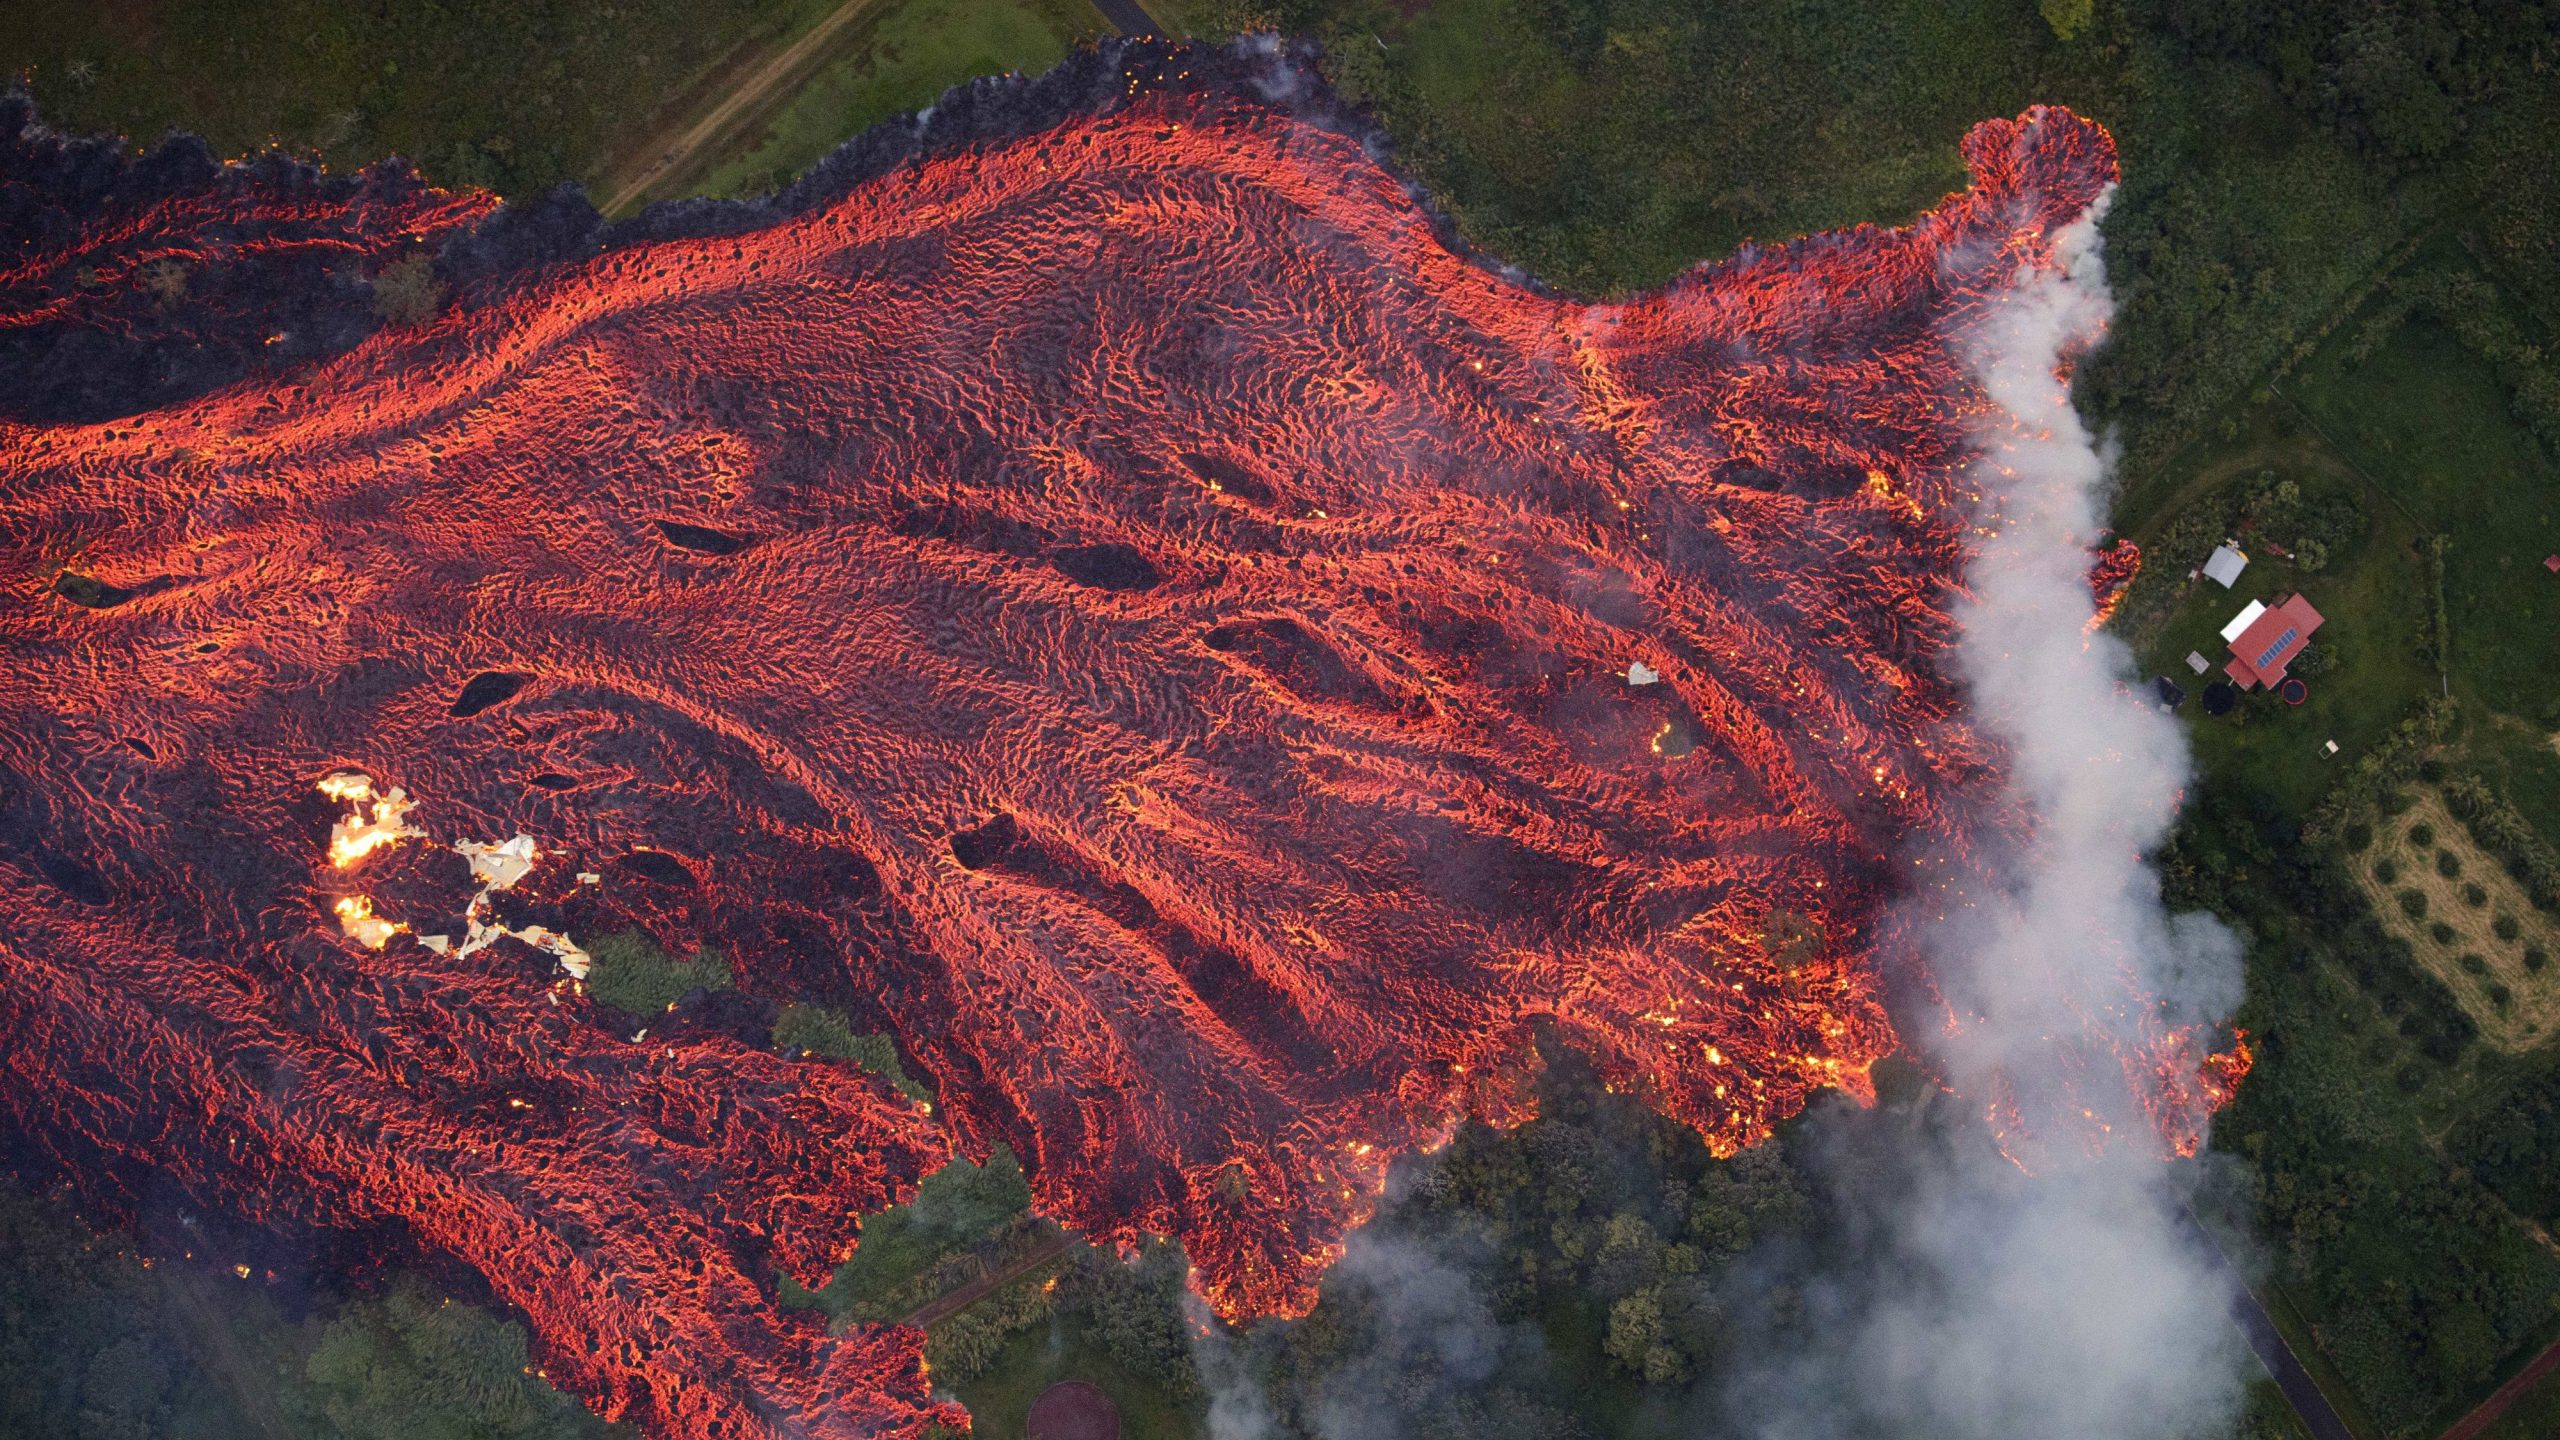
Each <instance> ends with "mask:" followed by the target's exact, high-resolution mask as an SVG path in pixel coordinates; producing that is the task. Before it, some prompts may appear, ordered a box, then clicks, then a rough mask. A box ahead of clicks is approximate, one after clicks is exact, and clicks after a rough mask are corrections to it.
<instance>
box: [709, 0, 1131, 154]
mask: <svg viewBox="0 0 2560 1440" xmlns="http://www.w3.org/2000/svg"><path fill="white" fill-rule="evenodd" d="M1109 33H1111V31H1110V27H1109V26H1107V25H1105V24H1104V23H1103V21H1102V15H1101V12H1100V11H1097V10H1095V9H1094V8H1093V6H1092V5H1090V4H1088V3H1086V0H883V3H878V4H875V5H874V6H873V7H872V8H871V10H870V11H869V12H868V13H867V14H866V15H865V16H864V18H862V19H860V20H857V21H855V22H854V26H853V34H852V35H850V36H849V37H848V39H847V40H846V42H845V43H844V44H842V45H841V46H838V47H836V51H835V55H834V58H832V59H831V60H830V61H829V62H828V64H827V65H826V66H825V67H824V68H823V69H821V70H820V71H818V72H817V73H816V74H815V75H813V76H811V77H810V79H809V81H808V83H806V84H805V85H803V86H801V87H800V88H799V89H798V90H797V91H796V92H795V93H794V94H793V95H792V97H791V99H790V100H789V102H788V103H787V104H785V105H784V106H783V107H781V108H780V109H779V110H778V111H777V112H776V113H775V114H774V115H773V117H772V118H771V119H770V120H768V121H767V122H765V123H764V124H763V125H761V126H758V127H756V129H755V130H754V131H753V132H752V133H750V134H749V135H747V136H746V137H744V139H743V142H742V143H741V144H740V145H738V146H736V147H733V148H731V149H730V150H728V151H727V152H726V153H724V154H721V155H719V156H717V157H715V158H714V159H713V161H712V163H710V164H708V165H706V166H703V167H699V168H698V169H697V171H696V172H695V173H693V174H690V175H677V176H671V177H670V183H669V185H668V187H667V191H668V193H676V194H703V195H723V196H733V197H734V196H748V195H758V194H762V193H764V192H766V191H770V190H777V189H780V188H781V187H782V186H784V185H786V184H788V183H790V182H791V180H792V179H794V178H795V177H797V176H798V175H799V174H800V172H802V171H803V170H806V169H808V168H809V167H810V166H811V165H813V164H815V163H817V161H818V160H819V159H821V158H823V157H824V156H825V155H826V154H827V152H829V151H831V150H833V149H835V148H836V147H837V146H838V145H841V144H843V143H844V142H845V140H846V138H847V137H849V136H852V135H856V134H859V133H861V132H862V131H863V130H865V129H867V128H869V127H870V126H872V125H874V124H876V123H878V122H879V121H881V120H885V119H887V118H888V117H890V116H892V115H896V114H899V113H901V112H904V111H910V110H921V109H923V108H924V107H926V106H928V105H931V104H932V103H933V102H934V101H935V100H936V99H937V98H938V97H940V96H941V94H942V92H943V91H945V90H947V89H949V88H950V87H951V86H952V84H954V83H955V82H956V81H958V80H964V79H967V78H968V77H970V76H974V75H1000V74H1004V73H1005V72H1007V71H1019V72H1023V73H1029V74H1036V73H1038V72H1040V71H1042V70H1046V69H1048V68H1049V67H1050V66H1052V65H1055V64H1056V63H1058V62H1059V61H1060V60H1062V59H1065V58H1066V55H1067V52H1068V50H1070V49H1072V48H1073V47H1074V46H1075V45H1076V44H1077V43H1078V42H1080V41H1090V40H1094V39H1097V38H1099V37H1101V36H1104V35H1107V34H1109Z"/></svg>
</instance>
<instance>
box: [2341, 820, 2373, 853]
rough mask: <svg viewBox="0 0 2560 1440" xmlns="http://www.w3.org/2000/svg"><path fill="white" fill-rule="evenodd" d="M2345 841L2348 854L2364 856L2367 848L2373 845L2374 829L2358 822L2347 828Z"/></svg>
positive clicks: (2360, 821)
mask: <svg viewBox="0 0 2560 1440" xmlns="http://www.w3.org/2000/svg"><path fill="white" fill-rule="evenodd" d="M2345 839H2346V842H2347V853H2348V854H2350V855H2357V854H2362V853H2363V852H2364V849H2365V847H2367V846H2369V845H2371V844H2372V843H2373V827H2372V826H2371V825H2368V824H2366V823H2365V822H2364V821H2362V820H2358V821H2356V822H2354V823H2353V824H2350V825H2349V826H2347V829H2346V835H2345Z"/></svg>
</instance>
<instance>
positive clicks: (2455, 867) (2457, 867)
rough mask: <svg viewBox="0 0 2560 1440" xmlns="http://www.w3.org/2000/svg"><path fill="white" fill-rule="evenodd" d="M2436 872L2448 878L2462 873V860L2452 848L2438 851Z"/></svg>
mask: <svg viewBox="0 0 2560 1440" xmlns="http://www.w3.org/2000/svg"><path fill="white" fill-rule="evenodd" d="M2436 873H2437V874H2439V875H2441V876H2443V877H2444V878H2446V879H2447V880H2450V879H2452V878H2453V877H2454V876H2456V875H2459V874H2461V873H2462V860H2461V858H2460V857H2459V856H2456V855H2455V854H2454V853H2453V852H2452V851H2450V850H2439V851H2437V852H2436Z"/></svg>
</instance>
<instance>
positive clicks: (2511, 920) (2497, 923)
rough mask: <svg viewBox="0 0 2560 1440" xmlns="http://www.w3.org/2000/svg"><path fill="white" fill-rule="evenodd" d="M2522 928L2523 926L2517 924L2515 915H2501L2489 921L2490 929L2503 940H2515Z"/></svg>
mask: <svg viewBox="0 0 2560 1440" xmlns="http://www.w3.org/2000/svg"><path fill="white" fill-rule="evenodd" d="M2520 928H2522V927H2520V926H2518V925H2517V924H2516V917H2514V916H2513V915H2501V916H2499V917H2498V918H2497V919H2495V920H2492V921H2490V922H2489V929H2490V931H2491V932H2492V933H2493V934H2495V935H2496V936H2497V937H2498V938H2499V939H2501V940H2513V939H2514V938H2516V932H2517V931H2518V930H2519V929H2520Z"/></svg>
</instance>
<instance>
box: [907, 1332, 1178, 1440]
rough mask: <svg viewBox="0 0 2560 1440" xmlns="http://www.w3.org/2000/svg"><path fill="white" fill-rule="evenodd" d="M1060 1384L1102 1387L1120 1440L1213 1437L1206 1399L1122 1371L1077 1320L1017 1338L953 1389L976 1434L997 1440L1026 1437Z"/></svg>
mask: <svg viewBox="0 0 2560 1440" xmlns="http://www.w3.org/2000/svg"><path fill="white" fill-rule="evenodd" d="M1061 1380H1082V1381H1085V1382H1087V1383H1089V1384H1093V1385H1098V1386H1100V1387H1102V1390H1103V1392H1104V1393H1106V1394H1108V1395H1109V1396H1110V1397H1111V1399H1112V1402H1113V1403H1114V1404H1117V1405H1118V1406H1119V1407H1120V1434H1121V1435H1122V1437H1123V1440H1196V1437H1200V1436H1205V1435H1207V1434H1208V1433H1209V1415H1208V1405H1207V1402H1206V1401H1205V1400H1204V1399H1202V1398H1201V1397H1197V1396H1193V1397H1187V1398H1186V1397H1181V1396H1176V1395H1174V1394H1172V1393H1171V1392H1170V1391H1168V1390H1167V1389H1166V1388H1165V1386H1164V1384H1163V1383H1162V1382H1160V1381H1157V1380H1155V1379H1152V1378H1150V1377H1148V1376H1144V1375H1140V1374H1137V1373H1136V1372H1134V1371H1131V1370H1130V1369H1128V1368H1127V1367H1125V1366H1123V1365H1121V1364H1120V1363H1119V1362H1118V1361H1117V1360H1114V1359H1113V1358H1112V1357H1111V1352H1110V1351H1108V1350H1106V1349H1105V1348H1103V1347H1102V1346H1101V1345H1100V1344H1098V1343H1096V1342H1095V1341H1094V1340H1093V1339H1091V1338H1090V1337H1089V1336H1087V1335H1085V1334H1084V1333H1082V1332H1081V1331H1080V1330H1079V1329H1078V1327H1076V1325H1075V1324H1074V1323H1073V1317H1072V1316H1060V1317H1057V1318H1055V1319H1053V1320H1051V1321H1050V1323H1049V1324H1047V1325H1038V1326H1034V1327H1032V1328H1031V1329H1029V1330H1026V1331H1024V1332H1022V1333H1021V1334H1019V1335H1016V1336H1014V1337H1013V1338H1012V1339H1010V1340H1008V1341H1006V1342H1005V1344H1004V1348H1003V1349H1001V1350H999V1351H998V1352H997V1353H996V1358H995V1360H994V1361H993V1363H991V1364H989V1365H988V1366H987V1368H986V1370H985V1371H984V1372H983V1373H982V1374H980V1375H979V1376H978V1377H977V1378H976V1379H974V1380H965V1381H962V1382H961V1383H960V1384H959V1385H957V1386H955V1387H953V1388H954V1390H955V1392H956V1393H957V1394H958V1395H959V1397H960V1403H961V1404H963V1405H966V1406H968V1407H969V1416H970V1419H971V1420H972V1421H973V1422H974V1424H973V1427H972V1428H973V1430H974V1432H975V1433H976V1434H979V1435H982V1436H986V1437H988V1440H996V1437H1000V1436H1019V1435H1021V1434H1022V1433H1023V1420H1024V1417H1025V1416H1027V1415H1029V1414H1030V1413H1031V1402H1032V1401H1034V1400H1036V1399H1038V1398H1039V1396H1040V1392H1041V1391H1043V1390H1046V1389H1048V1388H1049V1387H1050V1386H1052V1385H1054V1384H1056V1383H1058V1382H1059V1381H1061Z"/></svg>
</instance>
